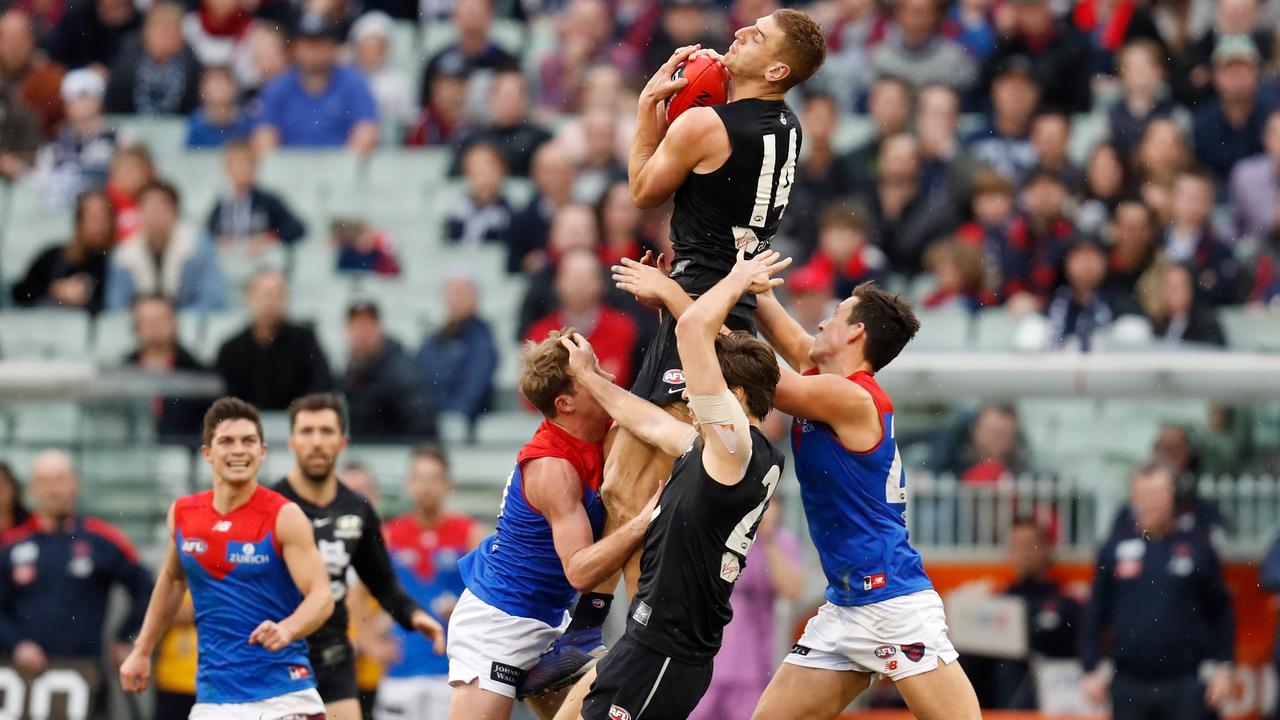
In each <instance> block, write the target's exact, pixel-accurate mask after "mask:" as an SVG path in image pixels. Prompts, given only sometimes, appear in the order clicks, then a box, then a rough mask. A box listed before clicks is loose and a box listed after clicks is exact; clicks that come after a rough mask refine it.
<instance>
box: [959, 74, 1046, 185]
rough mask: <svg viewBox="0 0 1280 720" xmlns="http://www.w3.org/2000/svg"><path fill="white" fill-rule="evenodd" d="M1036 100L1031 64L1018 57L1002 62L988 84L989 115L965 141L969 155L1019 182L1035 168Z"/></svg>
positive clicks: (1039, 91) (1037, 94)
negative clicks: (1032, 127)
mask: <svg viewBox="0 0 1280 720" xmlns="http://www.w3.org/2000/svg"><path fill="white" fill-rule="evenodd" d="M1040 97H1041V89H1040V87H1038V86H1037V85H1036V82H1035V79H1034V77H1033V76H1032V66H1031V61H1030V60H1028V59H1027V58H1026V57H1024V56H1022V55H1013V56H1011V57H1008V58H1006V59H1004V60H1003V61H1002V64H1001V65H999V66H998V67H997V68H996V69H995V74H994V75H993V79H992V81H991V114H990V116H989V117H988V118H987V120H986V122H985V123H984V125H983V127H982V128H981V129H979V130H978V131H977V132H975V133H973V134H972V135H970V136H969V137H968V139H967V140H966V143H965V144H966V145H968V147H969V152H971V153H973V156H974V157H976V158H977V159H978V160H980V161H982V162H983V163H984V164H986V165H988V166H990V167H991V168H992V169H994V170H995V171H996V172H998V173H1000V174H1001V175H1003V176H1005V177H1007V178H1009V179H1010V180H1012V181H1014V182H1020V181H1021V180H1022V178H1023V176H1024V175H1026V174H1027V173H1028V172H1030V171H1031V168H1032V167H1033V166H1034V165H1035V164H1036V149H1035V147H1034V146H1032V145H1031V121H1032V119H1033V118H1034V116H1035V111H1036V105H1037V103H1039V102H1040Z"/></svg>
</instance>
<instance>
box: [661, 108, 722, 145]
mask: <svg viewBox="0 0 1280 720" xmlns="http://www.w3.org/2000/svg"><path fill="white" fill-rule="evenodd" d="M717 131H719V132H720V133H724V132H725V131H726V125H725V121H724V120H723V119H722V118H721V117H720V113H719V112H717V111H716V109H715V108H714V107H692V108H689V109H688V110H686V111H684V112H683V113H680V117H677V118H676V119H675V122H672V123H671V127H669V128H667V137H670V138H673V139H675V140H678V141H682V142H684V141H696V140H703V139H705V138H706V137H707V134H708V133H715V132H717Z"/></svg>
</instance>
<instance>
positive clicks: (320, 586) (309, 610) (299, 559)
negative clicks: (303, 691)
mask: <svg viewBox="0 0 1280 720" xmlns="http://www.w3.org/2000/svg"><path fill="white" fill-rule="evenodd" d="M276 537H277V538H279V540H280V551H281V554H282V555H284V564H285V566H286V567H288V568H289V576H290V577H292V578H293V583H294V584H295V585H297V586H298V591H299V592H301V593H302V602H301V603H300V604H299V605H298V609H297V610H294V611H293V614H292V615H290V616H289V617H287V618H285V619H283V620H280V621H279V622H276V621H273V620H265V621H263V623H262V624H261V625H259V626H258V627H257V628H256V629H255V630H254V631H253V632H252V633H251V634H250V635H249V642H251V643H256V644H258V645H261V646H262V647H264V648H266V649H267V650H268V651H270V652H276V651H278V650H282V649H284V648H285V647H286V646H287V645H288V644H289V643H291V642H293V641H294V640H298V639H301V638H305V637H306V636H308V635H310V634H311V633H313V632H315V631H316V629H317V628H319V627H320V626H321V625H323V624H324V621H325V620H328V619H329V615H331V614H333V593H332V592H331V591H330V590H329V573H328V571H327V570H325V568H324V561H322V560H321V559H320V551H319V550H317V549H316V539H315V535H313V534H312V531H311V523H310V522H309V521H308V520H307V516H306V515H304V514H303V513H302V509H301V508H299V507H298V506H297V505H295V504H293V503H289V504H288V505H285V506H284V507H283V508H280V513H279V514H278V515H277V516H276Z"/></svg>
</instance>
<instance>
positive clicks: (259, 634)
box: [249, 620, 271, 644]
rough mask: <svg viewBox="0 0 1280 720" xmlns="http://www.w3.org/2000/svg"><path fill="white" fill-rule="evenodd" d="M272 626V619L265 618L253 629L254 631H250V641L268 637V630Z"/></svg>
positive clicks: (258, 641)
mask: <svg viewBox="0 0 1280 720" xmlns="http://www.w3.org/2000/svg"><path fill="white" fill-rule="evenodd" d="M270 627H271V621H270V620H263V621H262V623H261V624H259V625H258V627H256V628H254V629H253V632H251V633H249V642H250V643H253V644H256V643H260V642H262V639H263V638H264V637H266V633H267V630H268V629H270Z"/></svg>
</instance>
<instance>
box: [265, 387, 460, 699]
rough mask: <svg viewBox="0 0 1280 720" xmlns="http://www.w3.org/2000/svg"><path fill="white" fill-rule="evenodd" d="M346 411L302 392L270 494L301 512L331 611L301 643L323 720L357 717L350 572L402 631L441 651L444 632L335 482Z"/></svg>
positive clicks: (371, 516)
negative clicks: (286, 467)
mask: <svg viewBox="0 0 1280 720" xmlns="http://www.w3.org/2000/svg"><path fill="white" fill-rule="evenodd" d="M346 430H347V428H346V413H345V408H344V407H343V405H342V401H341V400H339V399H338V397H337V396H336V395H331V394H329V393H315V394H312V395H304V396H303V397H300V398H298V399H297V400H294V401H293V403H292V404H290V405H289V449H290V450H292V451H293V456H294V465H293V469H292V470H290V471H289V475H288V476H287V477H285V478H284V479H283V480H281V481H279V482H278V483H276V484H275V487H273V488H272V489H273V490H275V491H276V492H278V493H280V494H281V495H283V496H284V497H285V498H287V499H288V500H291V501H292V502H295V503H297V505H298V507H300V508H302V511H303V513H305V514H306V516H307V519H308V520H309V521H310V522H311V527H312V529H313V531H314V533H315V537H316V545H317V547H319V549H320V559H321V560H323V561H324V565H325V569H326V570H328V573H329V586H330V588H331V589H332V591H333V599H334V602H335V603H337V606H336V607H335V608H334V610H333V614H332V615H330V616H329V619H328V620H326V621H325V623H324V625H322V626H320V629H319V630H316V632H315V634H313V635H312V636H311V637H309V638H307V646H308V648H309V654H310V657H311V667H312V669H313V670H314V671H315V674H316V689H317V690H318V691H319V692H320V697H321V698H323V699H324V707H325V714H326V715H327V716H328V720H360V700H359V697H358V694H357V691H356V665H355V650H354V649H352V647H351V640H350V638H348V636H347V627H348V625H349V624H350V614H349V613H348V611H347V603H346V599H347V582H348V580H349V577H350V573H351V572H352V571H354V572H355V575H356V576H357V577H358V578H359V579H360V581H361V582H363V583H364V585H365V587H367V588H369V592H370V593H371V594H372V595H373V597H374V598H376V599H377V601H378V604H379V605H381V606H382V608H383V609H384V610H386V611H387V612H388V613H389V614H390V615H391V617H392V618H393V619H394V620H395V621H396V623H398V624H399V625H400V627H402V628H404V629H406V630H413V631H417V632H420V633H422V634H423V635H425V636H427V637H428V638H430V639H431V640H433V641H434V642H435V649H436V652H437V653H443V652H444V628H443V627H441V626H440V623H438V622H436V620H435V618H433V617H431V616H430V615H429V614H427V612H426V611H425V610H423V609H422V608H420V607H418V604H417V603H416V602H414V600H413V598H411V597H409V595H408V593H406V592H405V591H404V588H403V587H401V585H400V580H399V578H397V577H396V573H395V570H393V569H392V567H391V558H389V557H388V556H387V546H386V543H385V542H383V539H382V519H381V518H380V517H378V512H377V511H376V510H374V509H373V505H372V504H370V503H369V501H368V500H366V499H365V498H364V496H362V495H360V494H359V493H356V492H355V491H353V490H351V489H349V488H347V486H346V485H343V484H342V483H340V482H338V476H337V474H336V473H335V472H334V468H335V467H336V466H337V464H338V456H339V455H340V454H341V453H342V451H343V450H344V449H345V448H346V447H347V432H346Z"/></svg>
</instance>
